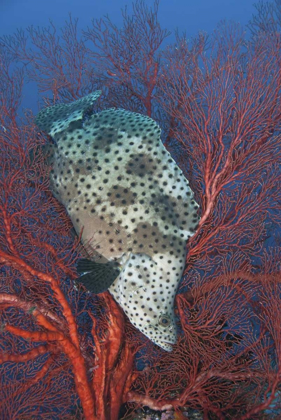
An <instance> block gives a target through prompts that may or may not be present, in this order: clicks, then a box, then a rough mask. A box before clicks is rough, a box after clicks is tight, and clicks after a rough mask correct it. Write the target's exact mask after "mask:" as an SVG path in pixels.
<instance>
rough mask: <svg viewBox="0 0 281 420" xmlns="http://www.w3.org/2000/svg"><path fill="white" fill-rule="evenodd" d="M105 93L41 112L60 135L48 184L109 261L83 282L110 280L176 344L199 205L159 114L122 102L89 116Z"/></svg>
mask: <svg viewBox="0 0 281 420" xmlns="http://www.w3.org/2000/svg"><path fill="white" fill-rule="evenodd" d="M100 93H101V92H100V91H97V92H94V93H92V94H90V95H87V96H86V97H84V98H82V99H80V100H78V101H75V102H72V103H70V104H60V105H56V106H54V107H50V108H47V109H44V110H42V111H41V112H40V113H39V114H38V116H37V118H36V123H37V125H38V126H39V128H40V129H41V130H43V131H45V132H47V133H48V134H50V135H51V136H52V138H53V140H54V144H53V145H50V147H49V148H48V153H49V158H48V159H49V162H50V163H51V165H52V171H51V175H50V181H51V189H52V191H53V194H54V195H55V196H56V197H57V199H58V200H59V201H60V202H61V203H62V204H63V205H64V206H65V208H66V209H67V211H68V213H69V216H70V218H71V220H72V222H73V225H74V228H75V230H76V232H77V233H79V232H80V231H81V229H82V228H83V235H82V242H83V244H85V246H88V249H89V248H90V249H91V250H94V255H95V256H94V258H93V259H94V261H96V262H99V263H100V264H103V266H102V267H100V266H98V270H97V265H95V266H94V268H93V270H90V271H88V270H89V269H88V268H87V269H85V272H86V275H84V276H82V277H81V278H80V281H81V282H84V283H85V284H86V285H87V287H88V289H89V290H90V291H92V292H94V293H100V292H102V291H104V290H106V289H108V290H109V292H110V293H111V294H112V296H113V297H114V298H115V300H116V301H117V302H118V303H119V305H120V306H121V307H122V308H123V310H124V311H125V313H126V315H127V316H128V318H129V319H130V321H131V322H132V324H134V325H135V326H136V328H138V329H139V330H140V331H141V332H142V333H143V334H144V335H146V336H147V337H148V338H149V339H150V340H152V341H153V342H154V343H155V344H157V345H158V346H160V347H161V348H163V349H164V350H166V351H171V350H172V348H173V347H172V345H173V344H174V343H175V342H176V339H177V332H176V323H175V316H174V310H173V306H174V298H175V294H176V291H177V288H178V284H179V282H180V279H181V276H182V272H183V270H184V266H185V257H186V242H187V240H188V238H190V237H191V236H192V235H193V234H194V232H195V229H196V227H197V224H198V220H199V217H198V215H197V209H198V207H199V206H198V204H197V203H196V202H195V200H194V197H193V192H192V190H191V189H190V187H189V184H188V180H187V179H186V178H185V177H184V175H183V173H182V171H181V170H180V169H179V167H178V166H177V165H176V163H175V161H174V160H173V159H172V158H171V155H170V154H169V152H168V151H167V150H166V149H165V148H164V146H163V144H162V142H161V139H160V132H161V130H160V128H159V126H158V125H157V123H156V122H155V121H153V120H152V119H151V118H149V117H146V116H144V115H141V114H136V113H133V112H130V111H125V110H123V109H108V110H105V111H102V112H100V113H97V114H92V115H91V107H92V105H93V101H94V100H96V99H97V98H98V96H99V95H100ZM86 116H87V118H86ZM114 262H116V264H118V267H119V270H118V271H116V270H115V269H112V267H113V266H112V264H113V263H114ZM86 266H87V262H86ZM103 267H104V269H105V272H106V273H107V277H106V278H105V277H103V276H102V275H103ZM78 271H79V272H83V264H82V263H81V266H80V267H79V270H78ZM103 279H104V280H103Z"/></svg>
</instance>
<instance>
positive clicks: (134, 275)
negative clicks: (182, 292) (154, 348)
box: [110, 253, 177, 351]
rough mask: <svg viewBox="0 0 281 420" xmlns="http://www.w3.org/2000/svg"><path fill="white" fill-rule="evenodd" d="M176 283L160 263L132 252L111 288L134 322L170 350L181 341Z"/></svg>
mask: <svg viewBox="0 0 281 420" xmlns="http://www.w3.org/2000/svg"><path fill="white" fill-rule="evenodd" d="M176 290H177V283H173V282H172V281H171V279H170V278H169V276H168V275H167V274H166V273H165V271H164V270H163V268H162V267H161V265H160V264H158V263H157V262H156V261H154V260H153V259H152V258H151V257H150V256H148V255H147V254H140V253H139V254H131V255H130V257H129V258H128V260H127V262H126V264H125V265H124V266H123V268H122V271H121V273H120V275H119V277H118V279H117V280H116V281H115V283H114V284H113V285H112V286H111V287H110V292H111V293H112V294H113V296H114V298H115V299H116V300H117V302H118V303H119V304H120V306H121V307H122V308H123V310H124V312H125V313H126V315H127V316H128V318H129V320H130V322H131V323H132V324H133V325H134V326H135V327H136V328H137V329H139V330H140V331H141V332H142V333H143V334H144V335H145V336H147V337H148V338H149V339H150V340H151V341H152V342H154V343H155V344H157V345H158V346H159V347H161V348H163V349H164V350H166V351H172V350H173V344H175V343H176V341H177V328H176V321H175V315H174V310H173V306H174V298H175V294H176Z"/></svg>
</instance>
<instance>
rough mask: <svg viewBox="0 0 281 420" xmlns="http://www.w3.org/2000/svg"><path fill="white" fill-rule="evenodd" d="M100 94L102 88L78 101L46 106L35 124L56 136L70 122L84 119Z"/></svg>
mask: <svg viewBox="0 0 281 420" xmlns="http://www.w3.org/2000/svg"><path fill="white" fill-rule="evenodd" d="M100 95H101V90H97V91H95V92H92V93H90V94H89V95H87V96H84V97H83V98H80V99H78V100H77V101H74V102H70V103H68V104H57V105H54V106H50V107H48V108H44V109H42V110H41V111H40V112H39V114H38V115H37V116H36V118H35V124H36V125H37V126H38V127H39V128H40V130H42V131H44V132H45V133H48V134H49V135H50V136H52V137H54V136H55V134H56V133H57V132H61V131H63V130H65V129H66V128H67V127H68V126H69V125H70V123H73V122H74V121H78V120H81V121H82V120H83V117H84V115H85V114H86V115H87V113H88V112H89V110H90V108H91V107H93V103H94V102H95V100H96V99H97V98H98V97H99V96H100Z"/></svg>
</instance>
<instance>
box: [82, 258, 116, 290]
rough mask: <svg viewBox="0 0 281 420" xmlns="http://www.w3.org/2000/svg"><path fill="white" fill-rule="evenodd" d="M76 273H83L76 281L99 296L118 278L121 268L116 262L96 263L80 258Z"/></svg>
mask: <svg viewBox="0 0 281 420" xmlns="http://www.w3.org/2000/svg"><path fill="white" fill-rule="evenodd" d="M77 271H78V273H85V274H83V275H82V276H80V277H79V278H78V279H77V281H78V282H79V283H82V284H83V285H84V286H85V287H86V288H87V289H88V290H89V291H90V292H92V293H95V294H99V293H103V292H105V291H106V290H107V289H108V288H109V287H110V286H111V285H112V284H113V282H114V281H115V279H116V278H117V277H118V276H119V274H120V271H121V268H120V266H119V264H118V263H116V262H111V261H109V262H107V263H105V264H101V263H96V262H94V261H91V260H89V259H87V258H81V259H80V260H79V261H78V263H77Z"/></svg>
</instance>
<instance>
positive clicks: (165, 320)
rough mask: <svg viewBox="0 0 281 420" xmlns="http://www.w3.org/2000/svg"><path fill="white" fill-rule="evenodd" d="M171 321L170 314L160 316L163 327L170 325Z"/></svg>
mask: <svg viewBox="0 0 281 420" xmlns="http://www.w3.org/2000/svg"><path fill="white" fill-rule="evenodd" d="M170 323H171V320H170V317H169V316H168V315H161V316H160V318H159V324H160V325H161V326H162V327H168V326H169V325H170Z"/></svg>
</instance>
